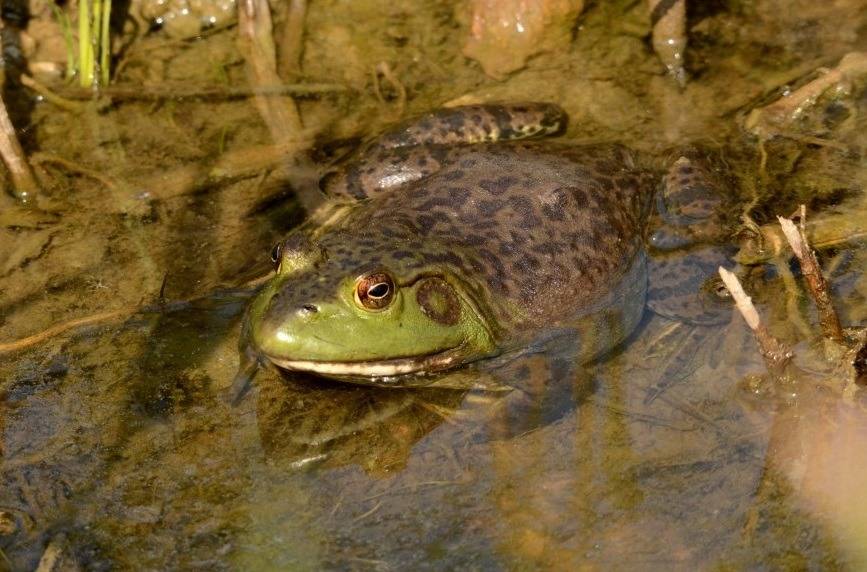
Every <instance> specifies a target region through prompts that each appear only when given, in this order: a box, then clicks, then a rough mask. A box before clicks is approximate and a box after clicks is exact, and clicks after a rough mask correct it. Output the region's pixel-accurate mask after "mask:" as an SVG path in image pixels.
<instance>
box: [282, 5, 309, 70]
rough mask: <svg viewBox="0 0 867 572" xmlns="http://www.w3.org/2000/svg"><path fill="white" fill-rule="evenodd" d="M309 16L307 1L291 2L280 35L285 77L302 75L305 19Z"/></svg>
mask: <svg viewBox="0 0 867 572" xmlns="http://www.w3.org/2000/svg"><path fill="white" fill-rule="evenodd" d="M306 15H307V0H290V2H289V11H288V13H287V14H286V21H285V22H284V24H283V31H282V34H281V35H280V41H279V50H278V53H279V54H280V58H279V61H280V71H281V72H282V75H283V77H291V76H294V75H297V74H299V73H301V53H302V51H303V48H304V18H305V16H306Z"/></svg>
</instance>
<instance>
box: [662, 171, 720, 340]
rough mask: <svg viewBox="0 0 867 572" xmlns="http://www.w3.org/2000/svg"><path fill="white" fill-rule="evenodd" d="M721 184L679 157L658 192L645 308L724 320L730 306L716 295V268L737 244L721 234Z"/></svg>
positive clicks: (697, 320) (684, 318) (693, 319)
mask: <svg viewBox="0 0 867 572" xmlns="http://www.w3.org/2000/svg"><path fill="white" fill-rule="evenodd" d="M724 187H725V183H724V182H723V181H722V180H721V179H720V178H719V177H718V176H715V174H714V173H713V172H712V170H711V169H710V168H709V167H707V166H706V165H703V164H702V162H701V161H693V160H691V159H689V158H687V157H681V158H680V159H678V160H677V161H676V162H675V163H674V165H672V167H671V169H670V170H669V171H668V173H667V175H666V176H665V179H664V182H663V189H662V191H661V192H660V193H658V194H657V205H656V206H657V213H658V215H659V220H660V222H661V224H660V225H659V228H657V229H656V230H655V232H654V233H653V234H652V235H651V238H650V254H651V258H650V265H649V266H650V287H649V290H648V306H649V307H650V309H651V310H653V311H654V312H655V313H657V314H659V315H661V316H664V317H667V318H671V319H674V320H677V321H681V322H687V323H691V324H695V325H711V324H719V323H723V322H726V321H728V319H729V317H730V315H731V308H730V304H728V303H727V302H724V301H722V300H721V299H720V296H719V294H718V290H717V289H716V288H715V286H716V284H717V274H716V269H717V268H718V267H719V266H721V265H725V264H727V263H728V261H729V260H731V256H732V255H733V254H734V252H735V248H734V247H733V246H730V245H726V244H725V243H724V242H723V238H724V237H725V234H726V225H725V222H724V221H723V217H722V209H723V198H724Z"/></svg>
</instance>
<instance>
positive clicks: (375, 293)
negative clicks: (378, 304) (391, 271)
mask: <svg viewBox="0 0 867 572" xmlns="http://www.w3.org/2000/svg"><path fill="white" fill-rule="evenodd" d="M388 290H389V288H388V284H386V283H385V282H380V283H379V284H375V285H374V286H372V287H371V288H370V289H369V290H368V291H367V295H368V296H370V297H371V298H376V299H379V298H385V297H386V296H388Z"/></svg>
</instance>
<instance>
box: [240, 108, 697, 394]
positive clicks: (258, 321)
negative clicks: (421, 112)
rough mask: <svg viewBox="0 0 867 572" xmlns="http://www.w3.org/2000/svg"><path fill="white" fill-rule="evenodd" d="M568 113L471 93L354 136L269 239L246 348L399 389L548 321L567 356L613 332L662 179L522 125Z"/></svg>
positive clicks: (627, 328) (631, 300) (632, 312)
mask: <svg viewBox="0 0 867 572" xmlns="http://www.w3.org/2000/svg"><path fill="white" fill-rule="evenodd" d="M565 121H566V117H565V114H564V113H563V112H562V110H560V108H559V107H557V106H554V105H549V104H516V105H503V106H491V105H487V106H467V107H462V108H454V109H450V110H445V111H442V112H438V113H433V114H430V115H429V116H427V117H424V118H422V119H420V120H417V121H414V122H412V123H409V124H406V125H403V126H400V127H398V128H396V129H393V130H392V131H390V132H388V133H386V134H384V135H383V136H381V137H380V138H379V139H377V140H375V141H374V142H372V143H371V144H369V145H368V146H367V147H365V148H363V149H362V150H361V151H359V152H358V153H357V154H356V155H355V156H354V157H353V158H352V159H351V161H349V162H347V163H345V164H344V166H341V167H339V168H338V169H336V170H334V171H332V172H331V173H329V174H328V175H326V176H325V177H324V178H323V180H322V187H323V189H324V190H325V192H326V193H328V194H329V196H330V197H331V198H332V200H333V203H334V204H335V205H340V206H339V207H338V208H335V209H334V210H333V212H332V215H331V216H330V217H328V218H327V219H326V220H325V221H324V222H322V223H318V224H312V223H311V224H308V225H306V226H304V227H302V228H300V229H298V230H297V231H295V232H293V233H292V234H291V235H290V236H289V237H287V238H286V239H285V240H284V241H281V242H280V243H279V244H278V245H277V246H276V247H275V250H274V252H273V260H274V262H275V268H276V275H275V276H274V277H273V278H272V279H271V280H270V281H269V282H268V284H267V285H266V286H265V288H264V289H263V291H262V292H261V293H260V294H259V296H258V297H257V298H256V300H255V301H254V302H253V304H252V305H251V307H250V310H249V312H248V318H247V320H246V326H245V331H246V333H245V338H246V340H247V341H248V343H249V344H250V346H251V347H252V349H253V350H254V351H255V352H256V353H258V354H259V355H261V356H263V357H264V358H266V359H267V360H270V361H271V362H273V363H274V364H276V365H277V366H279V367H281V368H284V369H287V370H296V371H308V372H313V373H316V374H319V375H323V376H327V377H332V378H337V379H344V380H349V381H353V382H357V383H367V384H376V385H391V386H401V387H403V386H417V385H432V384H434V383H436V380H437V379H438V378H437V377H436V376H433V377H431V376H421V375H418V374H430V373H433V372H439V371H444V370H451V369H453V368H456V367H457V366H459V365H461V364H466V363H469V362H475V361H477V360H481V359H483V358H489V357H492V356H496V355H500V354H504V353H509V352H513V351H515V350H516V349H519V348H526V347H529V346H531V345H532V344H533V343H534V340H537V339H538V338H539V337H540V336H542V337H544V336H550V335H551V333H552V332H558V333H565V334H568V335H570V336H572V337H573V338H574V344H575V354H576V355H575V358H576V360H578V361H586V360H589V359H591V358H593V357H595V356H598V355H600V354H602V353H604V352H606V351H608V350H610V349H611V348H612V347H614V346H616V345H617V344H619V343H620V342H621V341H622V340H623V339H624V338H625V337H627V336H628V335H629V334H630V333H631V332H632V331H633V330H634V329H635V327H636V325H637V324H638V322H639V320H640V318H641V315H642V312H643V309H644V306H645V298H646V294H647V274H648V267H647V257H646V255H645V248H644V245H645V243H646V242H647V238H648V235H649V228H648V221H649V219H650V212H651V206H652V202H653V195H654V189H655V186H656V181H657V180H658V177H657V176H656V175H655V174H654V173H653V171H652V170H650V169H647V168H646V167H644V166H642V165H641V164H640V163H639V162H638V160H637V159H636V157H635V156H634V154H633V153H632V152H631V151H629V150H628V149H626V148H625V147H623V146H620V145H610V144H605V145H588V146H575V145H567V144H563V143H557V142H551V141H537V140H532V138H533V137H536V136H540V135H547V134H551V133H555V132H557V131H559V130H561V129H562V127H563V125H564V124H565ZM678 246H680V244H678ZM459 385H460V384H459Z"/></svg>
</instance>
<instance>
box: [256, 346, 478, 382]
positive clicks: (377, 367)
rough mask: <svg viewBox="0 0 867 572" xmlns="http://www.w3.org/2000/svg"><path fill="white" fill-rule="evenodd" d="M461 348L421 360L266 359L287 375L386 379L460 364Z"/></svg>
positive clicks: (418, 358)
mask: <svg viewBox="0 0 867 572" xmlns="http://www.w3.org/2000/svg"><path fill="white" fill-rule="evenodd" d="M460 348H461V346H456V347H454V348H451V349H448V350H445V351H443V352H440V353H437V354H433V355H429V356H422V357H408V358H395V359H390V360H378V361H313V360H292V359H283V358H276V357H272V356H267V357H268V359H269V360H270V361H271V362H272V363H274V365H276V366H278V367H281V368H283V369H287V370H291V371H304V372H308V373H315V374H319V375H323V376H326V377H347V378H389V377H398V376H402V375H409V374H418V373H427V372H433V371H441V370H444V369H448V368H450V367H453V366H455V365H457V364H458V363H459V362H460V355H459V350H460Z"/></svg>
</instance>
